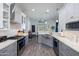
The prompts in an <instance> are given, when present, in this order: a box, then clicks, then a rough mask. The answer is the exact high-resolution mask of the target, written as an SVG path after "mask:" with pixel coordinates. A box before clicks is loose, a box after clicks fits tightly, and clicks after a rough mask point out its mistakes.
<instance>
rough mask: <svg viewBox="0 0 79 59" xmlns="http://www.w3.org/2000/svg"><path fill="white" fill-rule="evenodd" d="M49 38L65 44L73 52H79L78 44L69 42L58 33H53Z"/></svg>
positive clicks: (69, 40)
mask: <svg viewBox="0 0 79 59" xmlns="http://www.w3.org/2000/svg"><path fill="white" fill-rule="evenodd" d="M51 36H53V37H55V38H57V39H58V40H59V41H61V42H63V43H64V44H66V45H67V46H69V47H70V48H72V49H74V50H75V51H77V52H79V43H76V42H74V41H71V39H68V38H66V37H62V36H60V35H59V34H58V33H53V34H52V35H51Z"/></svg>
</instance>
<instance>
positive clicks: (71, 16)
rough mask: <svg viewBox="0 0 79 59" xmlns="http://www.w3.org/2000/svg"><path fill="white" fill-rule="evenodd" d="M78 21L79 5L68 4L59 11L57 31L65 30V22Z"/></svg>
mask: <svg viewBox="0 0 79 59" xmlns="http://www.w3.org/2000/svg"><path fill="white" fill-rule="evenodd" d="M72 21H79V3H68V4H65V5H64V6H63V8H61V9H60V10H59V31H61V29H62V30H66V29H65V24H66V23H67V22H72Z"/></svg>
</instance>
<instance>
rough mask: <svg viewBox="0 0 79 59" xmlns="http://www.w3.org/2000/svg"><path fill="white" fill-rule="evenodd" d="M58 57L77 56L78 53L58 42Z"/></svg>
mask: <svg viewBox="0 0 79 59" xmlns="http://www.w3.org/2000/svg"><path fill="white" fill-rule="evenodd" d="M59 55H62V56H79V53H78V52H76V51H75V50H73V49H72V48H70V47H68V46H67V45H65V44H64V43H62V42H59Z"/></svg>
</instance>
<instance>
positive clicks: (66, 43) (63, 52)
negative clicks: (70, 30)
mask: <svg viewBox="0 0 79 59" xmlns="http://www.w3.org/2000/svg"><path fill="white" fill-rule="evenodd" d="M50 37H51V39H50ZM73 39H74V38H73ZM73 39H69V38H67V37H65V36H61V35H60V34H59V33H56V32H53V33H52V34H49V33H46V32H42V33H39V36H38V43H40V44H45V45H48V46H51V47H53V49H54V51H55V52H56V54H57V55H60V56H79V42H76V41H71V40H73ZM54 41H57V43H56V42H54Z"/></svg>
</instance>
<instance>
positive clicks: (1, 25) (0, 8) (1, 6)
mask: <svg viewBox="0 0 79 59" xmlns="http://www.w3.org/2000/svg"><path fill="white" fill-rule="evenodd" d="M2 10H3V4H2V3H0V28H3V11H2Z"/></svg>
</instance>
